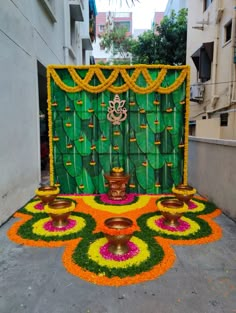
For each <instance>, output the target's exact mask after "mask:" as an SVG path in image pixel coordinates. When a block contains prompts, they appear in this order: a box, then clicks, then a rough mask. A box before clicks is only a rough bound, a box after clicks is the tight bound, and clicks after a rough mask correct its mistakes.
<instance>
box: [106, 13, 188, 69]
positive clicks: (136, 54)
mask: <svg viewBox="0 0 236 313" xmlns="http://www.w3.org/2000/svg"><path fill="white" fill-rule="evenodd" d="M186 41H187V9H182V10H180V11H179V12H178V13H175V12H174V11H172V13H171V15H170V16H165V17H164V18H163V20H162V21H161V23H160V25H155V26H154V27H153V30H148V31H146V32H144V33H143V34H142V35H140V36H139V37H138V39H132V38H131V37H127V29H126V28H125V27H124V26H119V27H118V26H117V25H116V24H114V23H113V22H111V21H110V22H109V21H108V22H107V24H106V26H105V30H104V33H103V34H102V35H101V42H100V45H101V46H102V47H103V48H104V49H105V51H106V52H110V53H111V54H112V55H113V56H114V57H115V56H117V55H118V56H119V57H120V58H121V59H123V60H124V62H125V61H127V57H128V56H130V54H131V55H132V63H134V64H135V63H136V64H138V63H140V64H170V65H180V64H185V62H186V61H185V59H186Z"/></svg>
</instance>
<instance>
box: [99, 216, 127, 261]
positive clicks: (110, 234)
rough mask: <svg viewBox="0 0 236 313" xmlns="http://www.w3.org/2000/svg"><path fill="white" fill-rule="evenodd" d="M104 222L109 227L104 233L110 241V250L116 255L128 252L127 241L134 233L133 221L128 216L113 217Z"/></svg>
mask: <svg viewBox="0 0 236 313" xmlns="http://www.w3.org/2000/svg"><path fill="white" fill-rule="evenodd" d="M104 224H105V226H106V228H107V232H106V230H105V231H104V235H105V237H106V238H107V240H108V242H109V246H108V250H109V251H110V252H111V253H113V254H115V255H123V254H125V253H127V252H128V251H129V247H128V245H127V243H128V241H129V240H130V238H131V237H132V235H133V229H132V226H133V221H132V220H130V219H128V218H126V217H112V218H108V219H106V220H105V222H104ZM109 230H110V231H109Z"/></svg>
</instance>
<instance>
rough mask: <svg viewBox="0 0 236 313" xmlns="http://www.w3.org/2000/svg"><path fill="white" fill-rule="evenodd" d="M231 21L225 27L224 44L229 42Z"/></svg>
mask: <svg viewBox="0 0 236 313" xmlns="http://www.w3.org/2000/svg"><path fill="white" fill-rule="evenodd" d="M231 34H232V20H231V21H229V22H228V23H227V24H226V25H225V42H227V41H229V40H231Z"/></svg>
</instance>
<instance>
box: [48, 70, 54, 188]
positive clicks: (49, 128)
mask: <svg viewBox="0 0 236 313" xmlns="http://www.w3.org/2000/svg"><path fill="white" fill-rule="evenodd" d="M50 75H51V69H50V67H48V68H47V93H48V137H49V180H50V184H51V185H53V184H54V162H53V143H52V134H53V133H52V102H51V99H52V97H51V83H50Z"/></svg>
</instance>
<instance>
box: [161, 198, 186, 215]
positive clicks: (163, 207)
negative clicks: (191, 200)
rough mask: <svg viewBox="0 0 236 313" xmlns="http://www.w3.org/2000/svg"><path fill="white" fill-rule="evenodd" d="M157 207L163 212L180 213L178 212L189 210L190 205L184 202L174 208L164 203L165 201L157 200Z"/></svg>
mask: <svg viewBox="0 0 236 313" xmlns="http://www.w3.org/2000/svg"><path fill="white" fill-rule="evenodd" d="M157 207H158V209H159V210H160V211H161V212H168V213H169V212H171V213H173V214H176V213H177V214H178V213H185V212H187V211H188V205H187V204H186V203H184V202H183V205H182V206H181V207H179V208H174V207H171V208H170V207H169V206H166V205H164V204H163V201H158V202H157Z"/></svg>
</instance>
